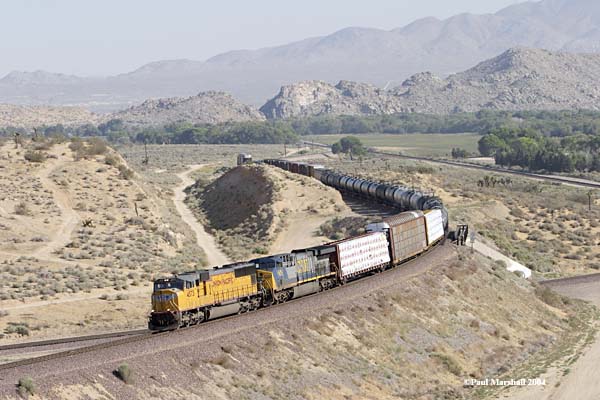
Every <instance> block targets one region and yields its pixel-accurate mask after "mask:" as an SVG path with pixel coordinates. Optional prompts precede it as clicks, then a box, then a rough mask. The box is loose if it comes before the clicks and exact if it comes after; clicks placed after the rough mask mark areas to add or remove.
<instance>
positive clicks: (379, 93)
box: [260, 81, 403, 119]
mask: <svg viewBox="0 0 600 400" xmlns="http://www.w3.org/2000/svg"><path fill="white" fill-rule="evenodd" d="M260 111H261V112H262V113H263V114H264V115H265V116H266V117H267V118H269V119H279V118H297V117H308V116H315V115H376V114H394V113H398V112H402V111H403V109H402V106H401V105H400V103H399V102H398V100H397V99H396V98H394V97H393V96H389V95H388V93H387V92H385V91H384V90H382V89H379V88H376V87H375V86H372V85H369V84H366V83H357V82H349V81H341V82H340V83H338V84H337V85H335V86H333V85H331V84H329V83H326V82H322V81H306V82H300V83H297V84H294V85H288V86H284V87H282V88H281V90H280V92H279V94H278V95H277V96H275V97H274V98H273V99H271V100H269V101H268V102H267V103H266V104H265V105H264V106H262V107H261V109H260Z"/></svg>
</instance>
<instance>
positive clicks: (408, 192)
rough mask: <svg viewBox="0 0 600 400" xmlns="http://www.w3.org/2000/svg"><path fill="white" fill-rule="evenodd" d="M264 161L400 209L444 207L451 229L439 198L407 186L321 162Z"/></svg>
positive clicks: (446, 224)
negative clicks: (357, 175)
mask: <svg viewBox="0 0 600 400" xmlns="http://www.w3.org/2000/svg"><path fill="white" fill-rule="evenodd" d="M263 162H264V163H265V164H268V165H273V166H276V167H279V168H281V169H284V170H286V171H290V172H293V173H296V174H301V175H306V176H310V177H312V178H315V179H317V180H319V181H321V182H322V183H323V184H325V185H327V186H331V187H333V188H335V189H338V190H340V191H342V192H347V193H351V194H354V195H356V196H359V197H363V198H365V199H368V200H372V201H377V202H380V203H385V204H388V205H390V206H392V207H395V208H398V209H399V210H400V211H409V210H421V211H426V210H441V212H442V218H443V220H444V228H445V229H448V211H447V210H446V208H445V207H444V204H443V203H442V201H441V200H440V198H439V197H436V196H432V195H428V194H426V193H423V192H420V191H418V190H414V189H411V188H408V187H405V186H395V185H388V184H386V183H380V182H374V181H370V180H367V179H360V178H355V177H352V176H348V175H344V174H340V173H337V172H335V171H331V170H328V169H325V167H322V166H318V165H310V164H304V163H296V162H291V161H287V160H264V161H263Z"/></svg>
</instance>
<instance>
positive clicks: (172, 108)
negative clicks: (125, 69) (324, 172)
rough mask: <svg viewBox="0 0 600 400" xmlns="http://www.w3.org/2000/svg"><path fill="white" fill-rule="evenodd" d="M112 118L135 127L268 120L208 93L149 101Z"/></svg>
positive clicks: (225, 96) (230, 99)
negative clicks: (179, 123)
mask: <svg viewBox="0 0 600 400" xmlns="http://www.w3.org/2000/svg"><path fill="white" fill-rule="evenodd" d="M112 117H113V118H116V119H120V120H122V121H123V122H124V123H125V124H126V125H128V126H131V127H150V126H164V125H167V124H171V123H177V122H188V123H192V124H219V123H223V122H242V121H261V120H264V119H265V117H264V116H263V115H262V114H261V113H260V112H258V110H256V109H254V108H252V107H250V106H247V105H245V104H242V103H240V102H239V101H237V100H236V99H234V98H233V97H232V96H231V95H229V94H227V93H222V92H204V93H200V94H198V95H197V96H192V97H187V98H181V97H172V98H167V99H155V100H146V101H145V102H143V103H142V104H141V105H139V106H135V107H131V108H129V109H127V110H125V111H121V112H118V113H115V114H113V115H112Z"/></svg>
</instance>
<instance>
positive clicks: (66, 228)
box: [32, 161, 80, 259]
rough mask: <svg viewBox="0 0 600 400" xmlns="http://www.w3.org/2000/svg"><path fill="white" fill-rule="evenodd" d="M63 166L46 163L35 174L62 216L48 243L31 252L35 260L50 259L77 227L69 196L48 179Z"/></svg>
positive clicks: (64, 244)
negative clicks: (50, 194)
mask: <svg viewBox="0 0 600 400" xmlns="http://www.w3.org/2000/svg"><path fill="white" fill-rule="evenodd" d="M63 165H64V161H56V162H47V163H46V164H44V167H43V168H42V169H41V170H40V171H38V173H37V175H38V177H39V178H40V181H41V182H42V185H43V186H44V187H45V188H47V189H49V190H50V191H51V192H52V197H53V198H54V201H55V202H56V205H57V206H58V208H59V209H60V212H61V216H62V221H61V224H60V226H58V227H57V228H56V230H55V231H54V235H53V236H52V237H51V238H50V241H49V242H47V243H45V244H44V246H42V247H40V248H39V249H37V250H36V251H34V252H33V254H32V255H33V256H35V257H37V258H42V259H44V258H48V257H51V256H52V254H53V253H54V252H55V251H56V250H59V249H63V248H64V247H65V246H66V245H67V244H69V242H70V241H71V233H72V232H73V231H74V230H75V229H76V228H77V227H78V226H79V222H80V218H79V215H78V214H77V213H76V212H75V211H74V210H73V204H72V203H71V199H70V198H69V195H68V194H67V193H65V192H64V191H63V190H62V189H61V188H59V187H58V185H56V184H55V183H54V181H53V180H52V179H51V178H50V175H51V174H52V172H53V171H55V170H57V169H59V168H62V167H63Z"/></svg>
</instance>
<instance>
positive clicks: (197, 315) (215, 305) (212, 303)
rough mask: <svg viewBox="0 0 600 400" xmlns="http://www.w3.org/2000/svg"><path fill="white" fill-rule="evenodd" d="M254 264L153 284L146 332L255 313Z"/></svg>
mask: <svg viewBox="0 0 600 400" xmlns="http://www.w3.org/2000/svg"><path fill="white" fill-rule="evenodd" d="M258 279H259V277H258V276H257V273H256V264H254V263H242V264H232V265H226V266H223V267H217V268H213V269H210V270H204V271H192V272H186V273H183V274H178V275H175V276H173V277H169V278H163V279H158V280H156V281H155V282H154V292H153V293H152V312H151V314H150V318H149V321H148V328H149V329H150V330H167V329H175V328H178V327H183V326H189V325H195V324H198V323H200V322H203V321H206V320H209V319H214V318H218V317H222V316H224V315H230V314H238V313H243V312H247V311H251V310H255V309H257V308H259V307H260V306H261V302H262V298H263V295H262V285H261V284H260V282H258Z"/></svg>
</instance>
